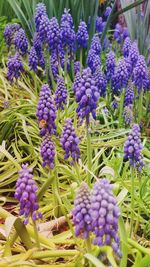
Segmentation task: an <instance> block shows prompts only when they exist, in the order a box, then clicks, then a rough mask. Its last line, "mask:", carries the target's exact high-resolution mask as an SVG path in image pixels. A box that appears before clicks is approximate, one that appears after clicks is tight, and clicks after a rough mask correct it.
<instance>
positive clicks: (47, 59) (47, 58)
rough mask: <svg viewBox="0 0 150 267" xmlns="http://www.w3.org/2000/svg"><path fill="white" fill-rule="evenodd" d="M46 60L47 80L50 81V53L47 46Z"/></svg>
mask: <svg viewBox="0 0 150 267" xmlns="http://www.w3.org/2000/svg"><path fill="white" fill-rule="evenodd" d="M45 62H46V81H47V83H48V76H49V66H50V54H49V51H48V48H45Z"/></svg>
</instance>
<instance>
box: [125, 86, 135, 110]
mask: <svg viewBox="0 0 150 267" xmlns="http://www.w3.org/2000/svg"><path fill="white" fill-rule="evenodd" d="M133 102H134V90H133V86H132V84H130V85H129V86H128V88H127V89H126V92H125V97H124V106H125V107H126V106H129V105H133Z"/></svg>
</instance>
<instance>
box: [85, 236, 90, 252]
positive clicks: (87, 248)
mask: <svg viewBox="0 0 150 267" xmlns="http://www.w3.org/2000/svg"><path fill="white" fill-rule="evenodd" d="M85 245H86V250H87V253H90V252H91V239H90V237H88V238H87V239H85Z"/></svg>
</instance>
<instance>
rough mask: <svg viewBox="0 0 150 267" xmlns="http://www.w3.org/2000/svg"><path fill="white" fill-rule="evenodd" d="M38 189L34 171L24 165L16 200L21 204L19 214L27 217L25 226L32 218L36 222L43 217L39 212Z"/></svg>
mask: <svg viewBox="0 0 150 267" xmlns="http://www.w3.org/2000/svg"><path fill="white" fill-rule="evenodd" d="M37 189H38V187H37V185H36V183H35V181H34V180H33V170H32V169H28V164H22V169H21V170H20V171H19V179H18V181H17V183H16V192H15V198H16V199H18V201H19V202H20V212H19V214H20V215H25V219H24V221H23V223H24V224H27V223H28V221H29V217H30V216H31V217H32V220H34V221H35V220H37V219H38V218H41V216H42V215H41V213H39V212H38V209H39V205H38V203H37V196H36V193H37Z"/></svg>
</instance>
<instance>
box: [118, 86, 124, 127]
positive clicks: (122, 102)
mask: <svg viewBox="0 0 150 267" xmlns="http://www.w3.org/2000/svg"><path fill="white" fill-rule="evenodd" d="M124 96H125V88H124V89H123V91H122V93H121V97H120V108H119V124H118V127H121V126H122V115H123V105H124Z"/></svg>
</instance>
